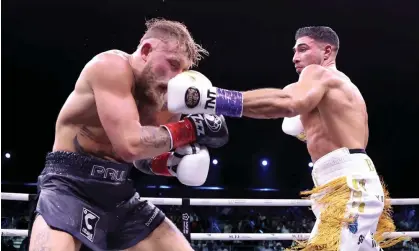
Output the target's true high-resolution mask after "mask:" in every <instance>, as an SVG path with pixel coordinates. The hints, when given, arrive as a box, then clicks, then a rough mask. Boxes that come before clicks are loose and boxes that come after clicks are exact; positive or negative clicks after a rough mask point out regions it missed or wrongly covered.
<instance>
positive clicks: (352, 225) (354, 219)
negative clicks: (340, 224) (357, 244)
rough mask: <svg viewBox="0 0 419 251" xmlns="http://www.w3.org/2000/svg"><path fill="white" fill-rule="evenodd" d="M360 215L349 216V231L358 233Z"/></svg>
mask: <svg viewBox="0 0 419 251" xmlns="http://www.w3.org/2000/svg"><path fill="white" fill-rule="evenodd" d="M358 217H359V215H351V216H349V224H348V229H349V232H351V233H353V234H356V232H358Z"/></svg>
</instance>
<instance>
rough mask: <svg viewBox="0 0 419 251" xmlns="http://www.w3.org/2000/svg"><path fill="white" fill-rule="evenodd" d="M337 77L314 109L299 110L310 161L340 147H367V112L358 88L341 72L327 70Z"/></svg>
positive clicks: (334, 77)
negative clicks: (301, 112)
mask: <svg viewBox="0 0 419 251" xmlns="http://www.w3.org/2000/svg"><path fill="white" fill-rule="evenodd" d="M329 73H330V74H332V75H333V79H335V81H337V83H336V85H333V86H334V87H332V88H330V89H329V91H328V92H327V93H326V94H325V96H324V97H323V99H322V101H321V102H320V104H319V105H318V106H317V108H316V109H314V110H313V111H311V112H310V113H308V114H301V121H302V123H303V126H304V130H305V132H306V137H307V148H308V151H309V153H310V156H311V158H312V160H313V161H316V160H317V159H319V158H320V157H322V156H324V155H325V154H327V153H329V152H331V151H333V150H336V149H338V148H341V147H347V148H366V146H367V143H368V134H369V132H368V114H367V110H366V105H365V101H364V99H363V97H362V95H361V93H360V91H359V90H358V88H357V87H356V86H355V85H354V84H353V83H352V82H351V81H350V79H349V78H348V77H347V76H346V75H344V74H343V73H341V72H339V71H337V70H330V72H329Z"/></svg>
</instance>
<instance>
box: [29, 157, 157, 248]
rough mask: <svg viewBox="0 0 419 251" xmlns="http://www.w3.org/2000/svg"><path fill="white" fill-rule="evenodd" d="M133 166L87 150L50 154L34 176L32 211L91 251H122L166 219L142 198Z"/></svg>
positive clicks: (143, 237) (144, 236)
mask: <svg viewBox="0 0 419 251" xmlns="http://www.w3.org/2000/svg"><path fill="white" fill-rule="evenodd" d="M131 168H132V166H131V165H128V164H117V163H113V162H110V161H106V160H103V159H99V158H96V157H93V156H90V155H87V154H81V153H70V152H52V153H48V155H47V157H46V164H45V168H44V170H43V171H42V173H41V175H40V176H39V177H38V201H37V206H36V209H35V214H36V215H42V217H43V218H44V220H45V221H46V222H47V224H48V225H49V226H50V227H51V228H53V229H57V230H61V231H64V232H67V233H69V234H70V235H72V236H73V237H74V238H76V239H78V240H80V241H81V242H82V243H83V244H84V245H86V246H87V247H89V248H90V249H92V250H121V249H127V248H130V247H132V246H134V245H136V244H137V243H138V242H140V241H141V240H143V239H145V238H146V237H147V236H148V235H149V234H150V233H151V232H152V231H153V230H154V229H156V228H157V227H158V226H159V225H160V224H161V223H162V222H163V220H164V219H165V215H164V213H163V212H162V211H160V210H159V209H158V208H157V207H156V206H154V205H153V204H151V203H150V202H147V201H140V196H139V194H138V193H137V192H136V191H135V189H134V186H133V182H132V180H130V179H128V175H129V172H130V170H131Z"/></svg>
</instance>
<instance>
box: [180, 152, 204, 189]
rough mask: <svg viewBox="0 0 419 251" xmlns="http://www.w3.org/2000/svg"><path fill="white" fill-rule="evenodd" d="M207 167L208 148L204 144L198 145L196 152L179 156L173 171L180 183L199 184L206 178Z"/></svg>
mask: <svg viewBox="0 0 419 251" xmlns="http://www.w3.org/2000/svg"><path fill="white" fill-rule="evenodd" d="M194 145H197V144H194ZM198 146H199V145H198ZM209 167H210V156H209V152H208V149H207V148H206V147H205V146H199V148H197V152H196V153H194V154H188V155H185V156H184V157H183V158H181V160H180V162H179V163H178V165H177V167H176V170H174V171H175V173H176V174H175V175H176V177H177V178H178V180H179V181H180V183H182V184H184V185H187V186H201V185H203V184H204V183H205V181H206V180H207V177H208V172H209Z"/></svg>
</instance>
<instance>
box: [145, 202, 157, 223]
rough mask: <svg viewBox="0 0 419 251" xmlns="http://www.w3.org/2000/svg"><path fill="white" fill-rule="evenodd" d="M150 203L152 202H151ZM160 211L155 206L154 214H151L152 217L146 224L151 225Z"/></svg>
mask: <svg viewBox="0 0 419 251" xmlns="http://www.w3.org/2000/svg"><path fill="white" fill-rule="evenodd" d="M149 205H150V204H149ZM150 206H152V205H150ZM158 213H159V209H158V208H157V207H154V210H153V214H152V215H151V217H150V218H149V219H148V221H147V222H146V223H145V225H146V226H147V227H149V226H150V225H151V223H152V222H153V220H154V219H155V218H156V216H157V214H158Z"/></svg>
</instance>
